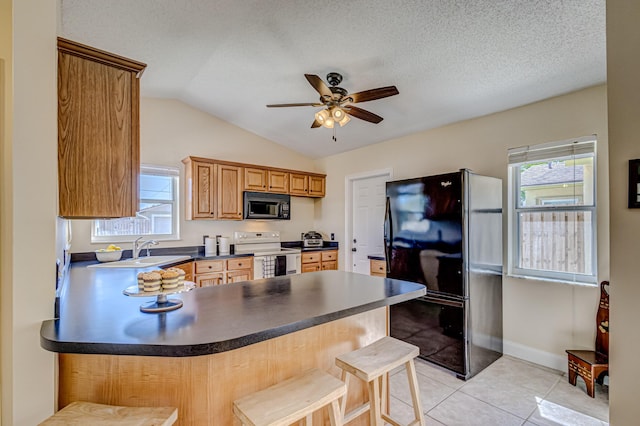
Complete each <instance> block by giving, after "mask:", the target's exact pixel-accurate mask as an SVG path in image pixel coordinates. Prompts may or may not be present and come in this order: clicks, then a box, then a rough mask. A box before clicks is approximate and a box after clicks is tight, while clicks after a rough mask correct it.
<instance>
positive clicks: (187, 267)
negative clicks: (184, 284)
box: [174, 261, 194, 281]
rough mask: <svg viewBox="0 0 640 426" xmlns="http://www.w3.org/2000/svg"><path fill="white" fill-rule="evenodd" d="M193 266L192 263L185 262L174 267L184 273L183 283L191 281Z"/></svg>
mask: <svg viewBox="0 0 640 426" xmlns="http://www.w3.org/2000/svg"><path fill="white" fill-rule="evenodd" d="M193 264H194V262H193V261H190V262H185V263H181V264H179V265H175V266H174V268H180V269H182V270H183V271H184V279H185V281H193Z"/></svg>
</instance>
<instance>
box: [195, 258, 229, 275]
mask: <svg viewBox="0 0 640 426" xmlns="http://www.w3.org/2000/svg"><path fill="white" fill-rule="evenodd" d="M222 271H224V260H199V261H197V262H196V274H206V273H209V272H222Z"/></svg>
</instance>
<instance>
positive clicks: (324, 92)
mask: <svg viewBox="0 0 640 426" xmlns="http://www.w3.org/2000/svg"><path fill="white" fill-rule="evenodd" d="M304 76H305V77H306V78H307V81H308V82H309V83H310V84H311V85H312V86H313V88H314V89H316V91H317V92H318V93H320V96H328V97H329V98H331V97H332V96H333V93H332V92H331V90H329V88H328V87H327V85H326V84H324V81H322V79H321V78H320V77H318V76H317V75H315V74H305V75H304Z"/></svg>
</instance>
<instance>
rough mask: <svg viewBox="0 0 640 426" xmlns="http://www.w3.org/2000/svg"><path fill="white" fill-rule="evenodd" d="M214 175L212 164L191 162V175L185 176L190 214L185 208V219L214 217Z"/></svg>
mask: <svg viewBox="0 0 640 426" xmlns="http://www.w3.org/2000/svg"><path fill="white" fill-rule="evenodd" d="M215 176H216V173H215V165H214V164H211V163H202V162H200V161H192V162H191V176H187V194H188V195H187V197H191V202H190V203H189V205H190V207H191V214H190V215H189V211H188V210H187V219H215V217H216V209H215V197H214V195H215V188H216V187H215ZM189 186H191V191H189Z"/></svg>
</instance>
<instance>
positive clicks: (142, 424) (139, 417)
mask: <svg viewBox="0 0 640 426" xmlns="http://www.w3.org/2000/svg"><path fill="white" fill-rule="evenodd" d="M177 419H178V409H177V408H173V407H121V406H115V405H105V404H96V403H93V402H84V401H76V402H72V403H71V404H69V405H67V406H66V407H64V408H63V409H62V410H60V411H58V412H57V413H56V414H54V415H53V416H51V417H49V418H48V419H46V420H45V421H44V422H42V423H40V425H45V426H62V425H65V426H66V425H92V426H93V425H105V426H106V425H128V426H170V425H172V424H174V423H175V421H176V420H177Z"/></svg>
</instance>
